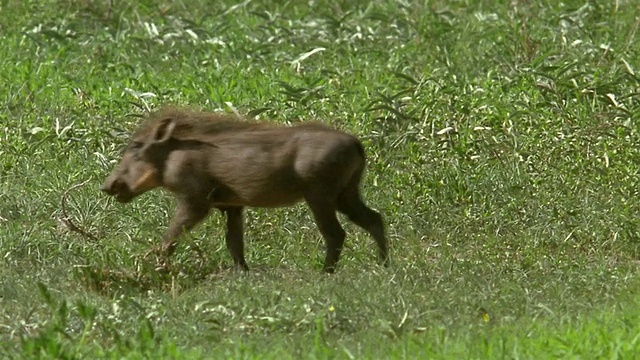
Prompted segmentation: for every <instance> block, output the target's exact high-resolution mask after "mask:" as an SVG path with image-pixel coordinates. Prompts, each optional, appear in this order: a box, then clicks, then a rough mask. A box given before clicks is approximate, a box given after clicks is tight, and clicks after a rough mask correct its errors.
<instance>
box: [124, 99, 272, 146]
mask: <svg viewBox="0 0 640 360" xmlns="http://www.w3.org/2000/svg"><path fill="white" fill-rule="evenodd" d="M166 119H171V120H173V121H174V122H175V125H176V126H175V129H174V130H173V134H172V137H173V138H176V139H194V137H201V136H206V135H213V134H219V133H222V132H226V131H238V130H243V131H252V130H259V129H265V128H271V127H274V126H275V124H268V123H260V122H255V121H249V120H246V119H243V118H239V117H238V116H236V115H234V114H226V113H213V112H201V111H194V110H188V109H182V108H176V107H165V108H162V109H160V110H158V111H156V112H153V113H151V114H150V115H149V116H148V117H147V118H146V120H145V121H144V123H143V124H142V125H141V126H140V128H139V129H138V130H137V131H136V133H135V134H134V137H141V136H147V135H149V134H150V133H152V132H153V129H154V128H155V127H156V126H157V125H158V123H159V122H161V121H164V120H166Z"/></svg>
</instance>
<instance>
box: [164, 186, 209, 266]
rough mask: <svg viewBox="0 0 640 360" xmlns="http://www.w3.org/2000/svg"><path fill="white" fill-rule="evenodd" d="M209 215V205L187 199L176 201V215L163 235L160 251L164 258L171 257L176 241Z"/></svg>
mask: <svg viewBox="0 0 640 360" xmlns="http://www.w3.org/2000/svg"><path fill="white" fill-rule="evenodd" d="M208 213H209V204H208V203H206V202H202V201H198V200H193V199H189V198H180V199H178V206H177V208H176V213H175V215H174V217H173V219H172V220H171V224H169V228H168V229H167V232H166V233H165V234H164V241H163V244H162V251H163V253H164V254H165V255H166V256H171V255H172V254H173V252H174V251H175V249H176V245H177V242H176V240H177V239H178V238H179V237H180V235H182V234H183V233H186V232H188V231H189V230H191V229H192V228H193V227H194V226H196V225H197V224H198V223H199V222H200V221H202V220H203V219H204V218H205V217H206V216H207V214H208Z"/></svg>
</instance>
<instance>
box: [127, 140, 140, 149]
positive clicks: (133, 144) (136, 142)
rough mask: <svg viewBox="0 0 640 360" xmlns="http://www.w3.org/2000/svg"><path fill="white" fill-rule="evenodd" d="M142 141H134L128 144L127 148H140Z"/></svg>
mask: <svg viewBox="0 0 640 360" xmlns="http://www.w3.org/2000/svg"><path fill="white" fill-rule="evenodd" d="M142 145H143V144H142V143H141V142H138V141H134V142H132V143H131V144H129V147H128V149H127V150H140V148H142Z"/></svg>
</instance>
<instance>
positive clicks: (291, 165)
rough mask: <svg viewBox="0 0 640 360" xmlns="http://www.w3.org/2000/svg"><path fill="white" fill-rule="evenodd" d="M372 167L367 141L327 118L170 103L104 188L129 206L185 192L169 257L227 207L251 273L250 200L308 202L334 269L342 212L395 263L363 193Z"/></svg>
mask: <svg viewBox="0 0 640 360" xmlns="http://www.w3.org/2000/svg"><path fill="white" fill-rule="evenodd" d="M364 167H365V156H364V150H363V148H362V145H361V144H360V141H358V139H356V138H355V137H354V136H351V135H348V134H346V133H343V132H340V131H337V130H334V129H331V128H329V127H327V126H325V125H322V124H318V123H307V124H301V125H298V126H293V127H283V126H276V125H273V124H266V123H258V122H250V121H241V120H238V119H237V118H236V117H234V116H232V115H226V114H216V113H205V112H194V111H190V110H184V109H176V108H164V109H161V110H159V111H158V112H155V113H153V114H151V115H150V116H149V117H148V119H147V121H146V122H144V124H143V125H142V126H140V128H139V129H138V130H137V131H136V132H135V133H134V134H133V136H132V138H131V142H130V143H129V146H128V147H127V149H126V150H125V152H124V154H123V156H122V160H121V161H120V164H118V166H117V167H116V168H115V169H114V170H113V172H112V173H111V174H110V175H109V177H108V178H107V179H106V181H105V182H104V184H103V186H102V191H104V192H105V193H107V194H109V195H113V196H115V198H116V200H117V201H119V202H122V203H126V202H129V201H131V200H132V199H133V198H135V197H136V196H138V195H140V194H142V193H144V192H146V191H149V190H151V189H154V188H156V187H163V188H165V189H167V190H169V191H170V192H172V193H174V194H175V196H176V198H177V209H176V213H175V216H174V218H173V220H172V221H171V223H170V225H169V228H168V230H167V232H166V233H165V235H164V242H163V245H162V248H163V250H164V253H165V255H171V254H172V253H173V251H174V250H175V247H176V240H177V238H178V237H179V236H180V235H181V234H182V233H183V232H186V231H188V230H190V229H191V228H193V227H194V226H195V225H196V224H197V223H199V222H200V221H202V220H203V219H204V218H205V217H206V216H207V214H208V213H209V210H210V209H211V208H217V209H219V210H221V211H222V212H224V213H225V214H226V217H227V233H226V245H227V248H228V249H229V251H230V252H231V256H232V257H233V261H234V263H235V264H236V265H237V266H238V267H240V268H242V269H244V270H248V266H247V263H246V262H245V259H244V244H243V222H244V221H243V215H242V213H243V209H244V207H245V206H251V207H281V206H290V205H293V204H295V203H297V202H298V201H300V200H302V199H304V200H305V201H306V202H307V204H308V206H309V208H311V211H312V213H313V217H314V219H315V222H316V224H317V226H318V228H319V229H320V232H321V234H322V236H323V237H324V240H325V242H326V257H325V261H324V271H326V272H333V271H334V270H335V267H336V263H337V262H338V258H339V257H340V252H341V250H342V246H343V243H344V238H345V232H344V230H343V229H342V227H341V226H340V223H339V222H338V219H337V217H336V210H338V211H340V212H342V213H344V214H345V215H347V217H348V218H349V219H350V220H351V221H353V222H354V223H355V224H357V225H359V226H360V227H362V228H363V229H365V230H366V231H367V232H369V234H371V236H372V237H373V239H374V240H375V242H376V244H377V245H378V250H379V257H380V261H381V262H382V264H384V265H385V266H386V265H387V264H388V248H387V239H386V237H385V231H384V225H383V221H382V217H381V216H380V214H379V213H378V212H376V211H374V210H372V209H370V208H368V207H367V206H366V205H365V204H364V203H363V202H362V200H361V198H360V193H359V190H358V188H359V184H360V179H361V177H362V173H363V170H364Z"/></svg>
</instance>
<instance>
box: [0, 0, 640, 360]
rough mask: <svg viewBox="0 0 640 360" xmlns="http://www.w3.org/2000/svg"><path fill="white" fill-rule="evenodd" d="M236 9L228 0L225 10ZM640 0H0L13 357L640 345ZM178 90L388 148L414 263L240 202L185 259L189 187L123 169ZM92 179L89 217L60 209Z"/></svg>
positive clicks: (357, 237) (395, 354) (394, 205)
mask: <svg viewBox="0 0 640 360" xmlns="http://www.w3.org/2000/svg"><path fill="white" fill-rule="evenodd" d="M212 4H214V5H212ZM638 10H640V9H639V8H638V5H636V4H635V3H634V2H631V1H615V2H596V1H574V0H568V1H564V2H552V1H510V2H500V1H495V0H493V1H490V0H484V1H472V0H466V1H429V2H427V1H425V2H410V1H406V2H405V1H399V0H397V1H393V0H377V1H372V2H358V1H338V2H329V1H324V0H321V1H311V2H309V1H289V2H274V3H272V2H268V1H251V2H231V1H220V2H208V1H201V0H196V1H189V2H187V1H184V2H168V1H150V0H145V1H130V0H116V1H113V6H109V2H108V1H94V0H71V1H53V0H42V1H21V2H18V1H3V2H0V53H1V54H2V56H0V67H1V68H2V71H0V256H1V260H0V309H2V313H1V314H0V355H2V357H8V358H67V359H74V358H96V357H100V358H114V359H116V358H117V359H120V358H132V359H138V358H178V359H180V358H261V359H262V358H273V359H281V358H535V359H540V358H624V359H628V358H633V357H635V356H637V355H636V354H637V353H639V351H640V326H639V325H638V324H640V321H639V320H640V311H639V310H638V305H639V303H638V299H640V291H638V289H639V287H638V285H640V283H639V282H638V264H639V260H640V218H639V217H638V214H639V213H640V202H639V201H638V200H637V198H638V190H637V183H638V177H639V175H640V149H639V148H638V146H637V144H638V143H639V142H640V133H639V131H638V129H639V128H638V123H637V122H638V119H639V116H640V75H639V74H638V72H639V71H640V46H639V45H638V36H640V35H638V34H637V33H638V31H639V28H640V20H638V19H637V17H636V14H637V12H638ZM163 104H179V105H188V106H192V107H195V108H199V109H206V110H216V109H221V110H223V111H232V110H233V109H237V110H238V111H240V112H242V113H245V114H248V115H249V116H252V117H254V116H255V117H257V118H259V119H263V120H268V121H274V122H279V123H296V122H300V121H308V120H312V119H320V120H321V121H323V122H326V123H328V124H331V125H332V126H335V127H337V128H340V129H343V130H345V131H349V132H352V133H354V134H357V135H358V136H359V137H360V138H361V139H362V141H363V143H364V144H365V148H366V151H367V156H368V170H367V174H366V176H365V180H364V182H363V194H364V197H365V199H366V201H367V202H368V203H369V204H370V205H371V206H372V207H374V208H376V209H378V210H379V211H380V212H381V213H382V214H383V215H384V217H385V221H386V223H387V225H388V232H389V237H390V240H391V246H392V266H391V267H390V268H388V269H385V268H381V267H379V266H377V265H375V247H374V245H373V242H372V240H371V239H369V238H368V236H366V234H364V233H363V232H361V231H359V230H358V229H357V228H356V227H355V226H353V225H351V224H348V223H347V222H346V221H344V222H343V223H344V224H345V227H346V230H347V232H348V239H347V244H346V248H345V250H344V252H343V257H342V259H341V261H340V263H339V269H338V271H337V273H336V274H334V275H331V276H327V275H324V274H322V273H321V271H320V270H321V261H322V258H323V251H324V250H323V242H322V239H321V238H320V235H319V233H318V231H317V230H316V228H315V225H314V223H313V221H312V219H311V216H310V214H309V211H308V210H307V209H306V207H304V206H303V205H300V206H296V207H292V208H288V209H278V210H260V209H253V210H250V211H249V212H248V213H247V219H246V224H247V229H246V239H247V262H248V263H249V266H250V267H251V268H252V271H251V272H250V273H249V274H246V275H243V274H238V273H236V272H234V271H232V270H231V259H230V256H229V254H228V253H227V251H226V249H225V247H224V241H223V234H224V231H223V222H222V221H221V219H220V216H218V215H217V214H216V215H214V216H212V217H211V218H210V219H209V220H208V221H207V222H206V223H205V224H203V225H202V226H200V227H199V228H198V229H197V230H196V231H194V232H193V233H192V234H191V235H190V236H188V237H187V238H185V239H184V240H183V241H182V246H181V247H180V248H179V249H178V251H177V253H176V254H175V257H174V259H173V260H174V262H173V267H172V269H171V271H169V272H168V273H160V272H157V271H156V270H155V268H154V265H153V263H152V262H151V261H150V260H147V259H146V258H145V257H144V256H143V255H144V253H145V252H146V251H147V250H149V249H150V248H151V247H152V246H154V245H155V244H157V243H158V242H159V240H160V237H161V236H162V232H163V230H164V229H165V227H166V224H167V218H168V216H170V215H171V212H172V209H173V207H174V204H173V202H172V199H171V198H170V197H169V196H167V194H165V193H162V192H160V191H158V192H154V193H149V194H147V195H144V196H142V197H140V198H138V199H136V201H134V202H133V203H131V204H128V205H126V206H123V205H120V204H117V203H115V202H114V201H112V200H110V199H108V198H107V197H106V196H103V195H102V194H101V193H100V192H99V191H98V189H99V186H100V183H101V182H102V180H103V179H104V178H105V176H106V175H107V174H108V172H109V171H110V170H111V169H112V168H113V166H114V164H115V161H117V159H118V156H119V153H120V150H121V149H122V147H123V146H124V145H125V144H126V141H127V134H128V133H129V132H130V131H131V130H133V129H134V128H135V126H136V124H137V121H138V116H140V115H141V114H143V113H144V112H145V111H147V110H149V109H155V108H157V107H158V106H161V105H163ZM85 180H89V182H88V184H87V185H85V186H83V187H80V188H78V189H75V190H73V191H71V192H70V193H69V194H68V197H69V199H68V204H67V208H68V209H67V211H68V213H69V216H70V217H71V218H72V220H73V221H74V223H76V224H78V225H79V226H81V227H82V228H83V229H86V230H87V231H89V232H90V233H92V234H93V235H95V236H96V237H97V239H98V240H97V241H95V240H91V239H89V238H86V237H83V236H81V235H79V234H77V233H75V232H72V231H70V230H69V229H68V228H67V227H66V226H65V225H64V224H63V222H62V218H63V213H62V209H61V205H60V203H61V197H62V195H63V193H64V192H65V191H66V190H67V189H69V188H70V187H71V186H73V185H74V184H78V183H80V182H82V181H85Z"/></svg>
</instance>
